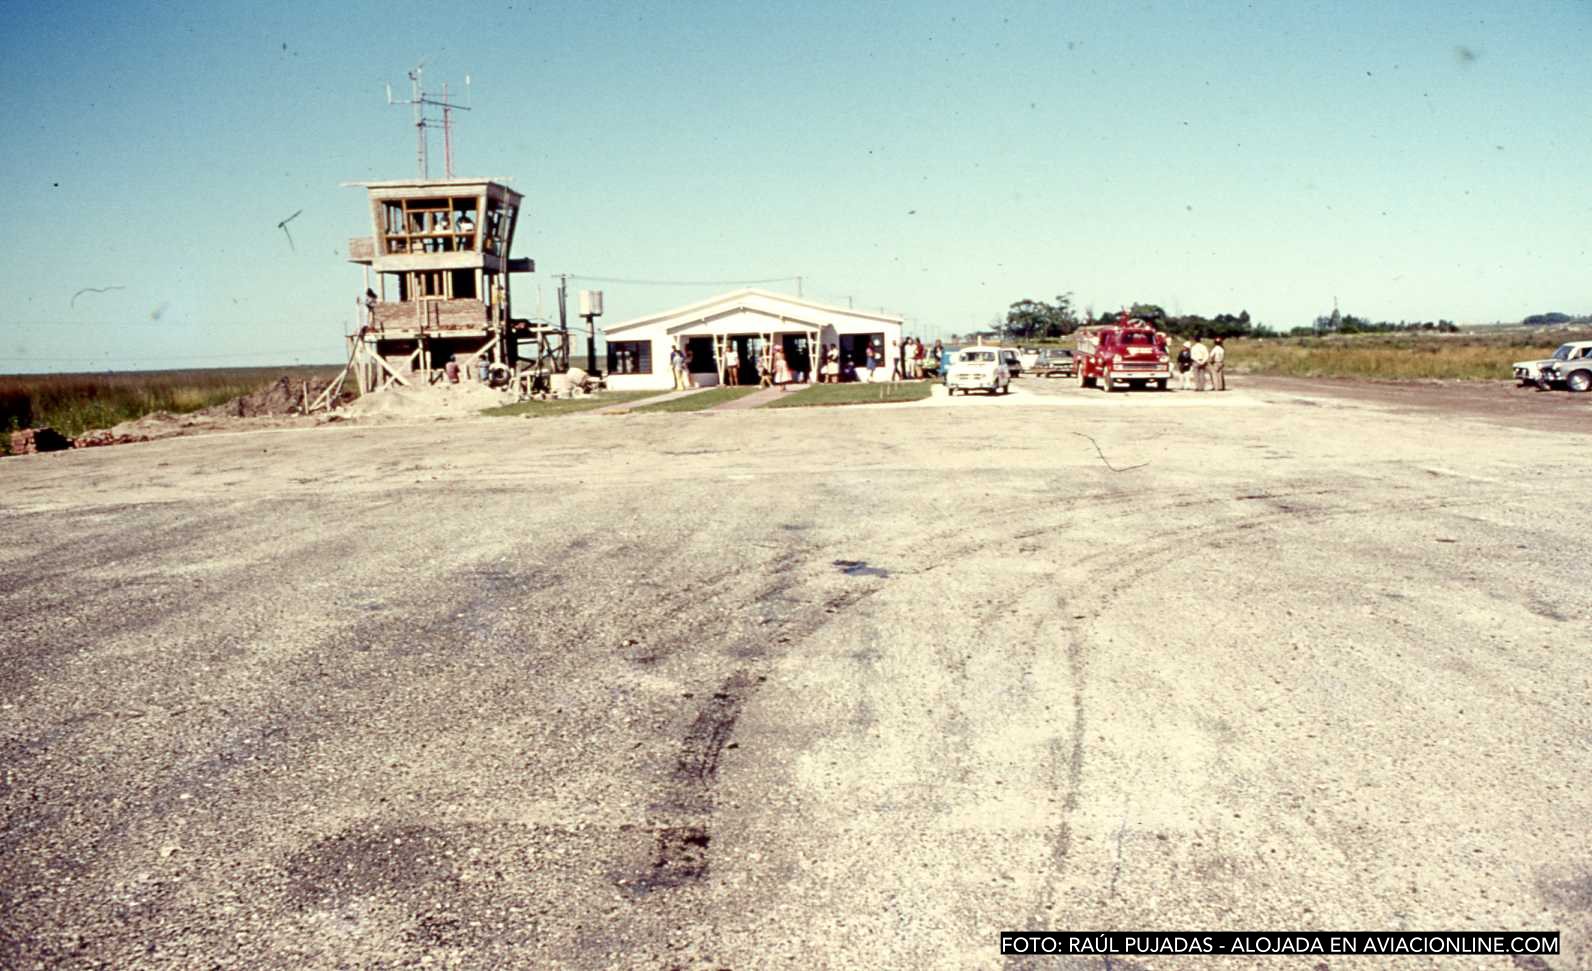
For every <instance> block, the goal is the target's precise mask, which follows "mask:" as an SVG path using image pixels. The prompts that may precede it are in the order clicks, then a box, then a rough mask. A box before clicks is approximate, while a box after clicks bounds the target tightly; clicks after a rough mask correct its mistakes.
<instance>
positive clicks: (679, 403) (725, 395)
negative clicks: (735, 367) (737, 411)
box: [631, 388, 757, 414]
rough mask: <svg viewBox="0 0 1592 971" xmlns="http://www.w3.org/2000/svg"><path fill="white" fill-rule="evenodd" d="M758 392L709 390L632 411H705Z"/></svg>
mask: <svg viewBox="0 0 1592 971" xmlns="http://www.w3.org/2000/svg"><path fill="white" fill-rule="evenodd" d="M756 390H757V389H756V388H708V389H707V390H705V391H698V392H697V393H696V394H688V395H686V396H685V397H683V398H675V399H673V400H671V401H660V402H658V403H657V404H655V405H642V406H641V407H640V408H632V409H631V411H634V412H636V413H638V414H639V413H640V412H643V411H703V410H705V409H708V408H712V407H714V406H715V405H722V404H724V403H725V402H726V401H734V400H736V399H737V398H744V397H746V396H747V395H749V394H751V393H752V392H754V391H756Z"/></svg>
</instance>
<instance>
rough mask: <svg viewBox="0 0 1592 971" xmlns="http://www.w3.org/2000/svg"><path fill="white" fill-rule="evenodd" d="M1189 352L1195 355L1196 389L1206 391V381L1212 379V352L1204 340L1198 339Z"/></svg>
mask: <svg viewBox="0 0 1592 971" xmlns="http://www.w3.org/2000/svg"><path fill="white" fill-rule="evenodd" d="M1189 353H1190V354H1192V355H1193V357H1194V390H1195V391H1204V390H1205V384H1206V382H1208V381H1209V380H1210V379H1211V369H1210V363H1209V362H1210V359H1211V352H1210V350H1209V349H1208V348H1206V346H1205V342H1204V341H1202V340H1196V341H1195V342H1194V346H1193V347H1191V348H1189Z"/></svg>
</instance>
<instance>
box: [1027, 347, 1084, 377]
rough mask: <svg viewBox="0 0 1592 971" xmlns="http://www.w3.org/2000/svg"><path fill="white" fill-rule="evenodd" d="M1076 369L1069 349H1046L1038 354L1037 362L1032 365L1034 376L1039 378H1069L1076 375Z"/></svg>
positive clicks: (1075, 363)
mask: <svg viewBox="0 0 1592 971" xmlns="http://www.w3.org/2000/svg"><path fill="white" fill-rule="evenodd" d="M1077 367H1078V365H1077V362H1076V361H1074V360H1073V359H1072V351H1071V350H1070V349H1068V348H1065V347H1047V348H1045V349H1044V350H1042V351H1040V352H1039V360H1038V361H1036V362H1035V363H1034V374H1035V375H1037V376H1039V377H1041V378H1070V377H1072V376H1073V375H1074V374H1076V373H1077Z"/></svg>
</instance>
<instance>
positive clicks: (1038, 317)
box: [1001, 293, 1078, 340]
mask: <svg viewBox="0 0 1592 971" xmlns="http://www.w3.org/2000/svg"><path fill="white" fill-rule="evenodd" d="M1077 329H1078V317H1077V315H1076V313H1074V311H1073V308H1072V294H1070V293H1064V294H1062V295H1060V296H1058V297H1057V298H1056V302H1055V303H1053V304H1052V303H1046V302H1045V301H1043V300H1019V301H1017V302H1016V303H1014V304H1012V305H1011V307H1009V308H1008V309H1007V311H1006V319H1005V320H1004V321H1003V322H1002V323H1001V331H1002V332H1003V333H1004V334H1005V335H1006V336H1007V337H1009V338H1011V339H1014V340H1037V339H1040V338H1047V337H1048V338H1055V337H1063V336H1065V335H1067V334H1070V333H1072V332H1073V331H1075V330H1077Z"/></svg>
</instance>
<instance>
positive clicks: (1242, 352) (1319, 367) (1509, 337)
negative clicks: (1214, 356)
mask: <svg viewBox="0 0 1592 971" xmlns="http://www.w3.org/2000/svg"><path fill="white" fill-rule="evenodd" d="M1570 340H1592V330H1581V331H1556V332H1552V333H1545V332H1543V331H1540V330H1537V331H1507V332H1502V333H1496V334H1476V333H1467V334H1351V335H1346V336H1341V337H1302V338H1282V339H1266V340H1257V339H1253V338H1251V339H1244V340H1235V341H1229V342H1227V367H1228V368H1229V369H1230V370H1233V371H1236V372H1239V373H1244V374H1281V375H1290V376H1294V377H1306V378H1319V377H1344V378H1373V379H1383V380H1394V381H1412V380H1423V379H1439V380H1457V381H1490V380H1508V379H1509V378H1510V377H1512V376H1513V372H1512V371H1511V370H1510V365H1511V364H1513V363H1514V362H1515V361H1521V360H1534V359H1537V358H1544V357H1548V356H1549V355H1551V354H1552V353H1553V351H1554V348H1556V347H1558V346H1559V345H1560V344H1562V343H1564V342H1565V341H1570Z"/></svg>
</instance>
